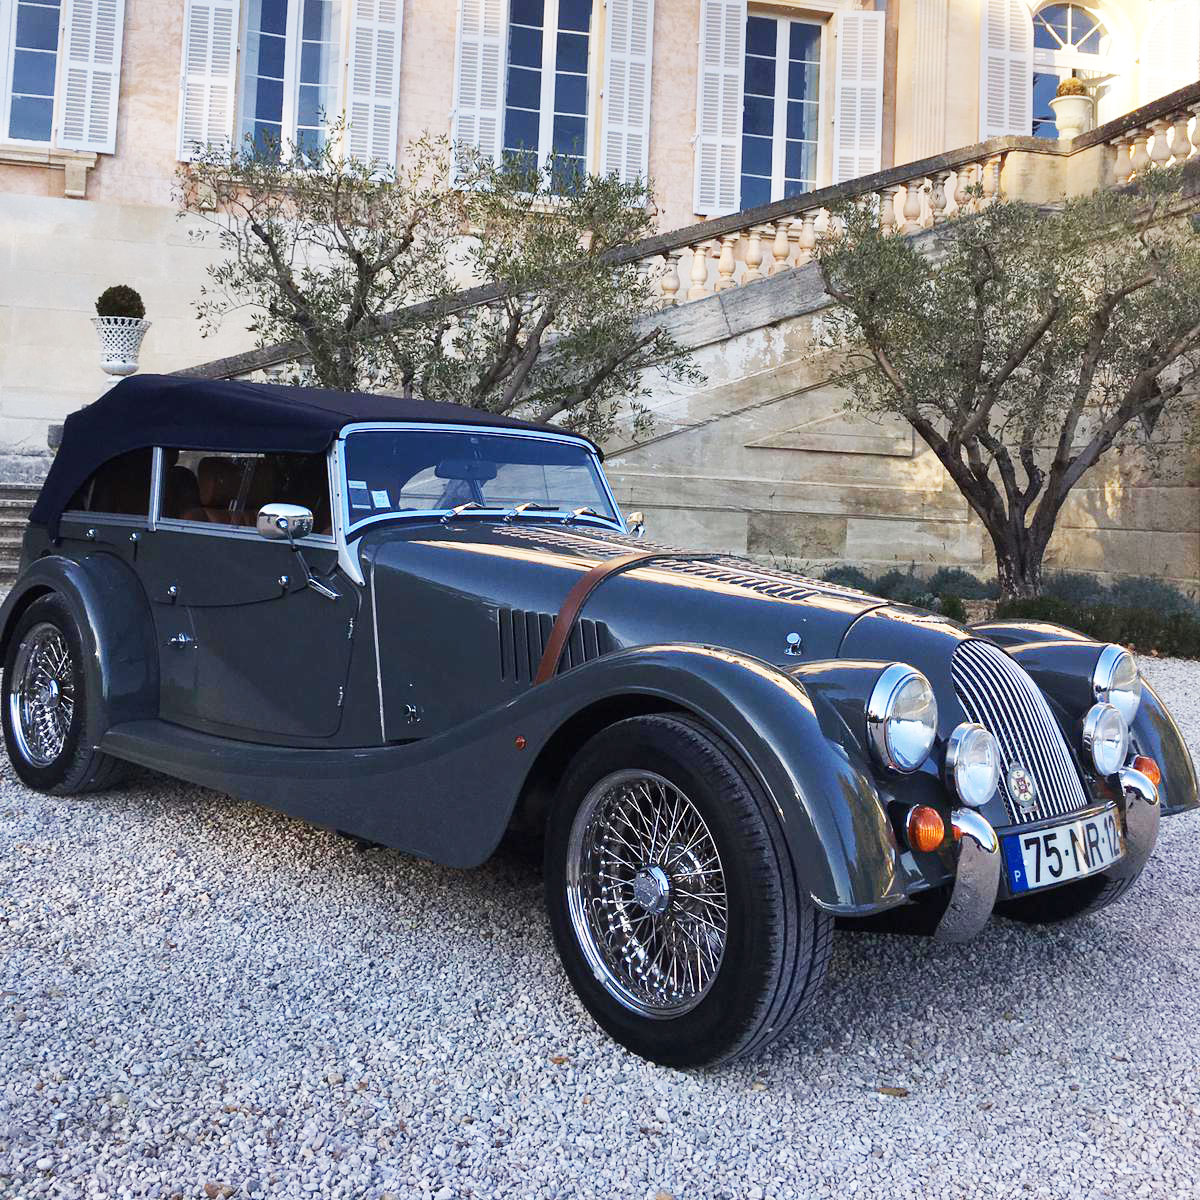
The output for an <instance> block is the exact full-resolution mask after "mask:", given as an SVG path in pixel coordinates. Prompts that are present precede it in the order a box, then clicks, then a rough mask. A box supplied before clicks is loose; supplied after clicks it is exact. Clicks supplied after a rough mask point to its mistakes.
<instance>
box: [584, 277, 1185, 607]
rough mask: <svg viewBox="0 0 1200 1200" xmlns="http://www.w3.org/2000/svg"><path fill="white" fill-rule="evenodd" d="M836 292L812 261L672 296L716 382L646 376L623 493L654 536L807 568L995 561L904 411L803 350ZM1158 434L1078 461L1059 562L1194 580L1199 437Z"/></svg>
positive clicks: (687, 339)
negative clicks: (862, 400)
mask: <svg viewBox="0 0 1200 1200" xmlns="http://www.w3.org/2000/svg"><path fill="white" fill-rule="evenodd" d="M826 303H827V302H826V300H825V297H824V295H823V294H822V292H821V287H820V281H819V278H818V276H817V270H816V267H815V266H811V265H810V266H807V267H803V268H801V269H800V270H796V271H789V272H786V273H785V274H782V275H777V276H774V277H772V278H770V279H767V280H763V281H762V282H759V283H755V284H753V285H750V286H747V287H743V288H737V289H734V290H730V291H725V292H720V293H717V294H716V295H715V296H712V297H710V298H708V299H706V300H699V301H695V302H693V303H691V304H687V305H684V306H682V307H680V308H677V309H675V310H672V311H671V312H669V313H668V314H666V315H665V318H664V319H665V320H666V322H667V323H668V325H669V326H670V328H671V330H672V332H673V333H674V334H675V335H676V336H677V337H678V338H679V340H680V341H681V342H683V343H684V344H685V345H688V346H690V347H693V348H694V352H695V359H696V363H697V365H698V366H700V367H701V368H702V369H703V370H704V372H705V373H706V375H707V383H706V384H705V386H704V387H702V388H701V389H700V390H698V391H694V392H680V391H674V390H672V389H670V388H668V387H664V386H661V381H656V380H655V379H654V378H651V379H650V384H651V386H652V387H653V388H654V389H655V394H654V399H653V403H652V407H653V410H654V413H655V419H656V423H655V428H654V431H653V433H652V435H651V436H650V437H649V438H648V439H646V440H645V441H642V442H640V443H638V444H633V443H630V442H621V441H620V440H619V439H618V440H615V441H614V442H613V444H612V445H610V447H609V457H608V464H607V465H608V470H609V473H610V476H611V478H612V480H613V483H614V486H615V488H616V492H617V497H618V499H619V500H620V501H621V503H622V505H624V506H625V507H626V508H627V509H638V508H640V509H642V510H643V511H644V512H645V513H646V516H647V526H648V531H649V536H650V537H652V538H653V539H654V540H656V541H665V542H668V543H676V544H681V545H688V546H700V547H703V548H706V549H713V550H728V551H733V552H736V553H739V554H750V555H752V556H754V557H757V558H761V559H764V560H771V559H780V560H783V559H786V560H790V561H791V562H792V563H794V564H796V565H801V566H804V567H805V568H806V569H812V568H817V569H819V567H820V566H821V565H826V564H830V563H832V562H835V561H848V562H852V563H856V564H869V565H874V566H876V567H878V568H880V569H883V568H885V567H886V566H894V565H897V564H898V565H901V566H907V565H908V564H910V563H912V564H916V566H917V568H918V569H933V568H935V567H937V566H942V565H951V566H962V567H965V568H967V569H969V570H971V571H974V572H977V573H981V574H984V575H987V574H990V573H992V572H993V571H994V557H993V554H992V550H991V541H990V539H989V538H988V536H987V533H986V531H985V530H984V528H983V526H982V524H981V523H980V521H979V520H978V518H977V517H976V516H975V515H974V513H972V512H971V511H970V509H969V508H968V506H967V504H966V501H965V500H964V499H963V498H962V496H961V495H960V493H959V492H958V490H957V489H956V488H955V486H954V484H953V482H952V481H951V480H950V478H949V477H948V476H947V474H946V472H945V471H944V470H943V468H942V466H941V464H940V463H939V462H938V461H937V459H936V457H935V456H934V455H933V453H932V452H931V451H930V450H929V449H928V448H927V447H926V446H925V445H924V443H923V442H922V441H921V440H920V439H919V438H918V437H916V435H915V434H914V433H913V431H912V429H911V427H910V426H908V425H907V423H905V422H903V421H901V420H900V419H899V418H892V419H886V420H883V421H880V422H875V421H871V420H867V419H866V418H863V417H859V416H855V415H853V414H850V413H848V412H847V411H846V407H845V397H844V395H841V394H839V393H838V391H837V390H836V389H835V388H833V387H831V386H830V385H829V384H828V383H827V381H826V378H825V372H824V370H823V368H822V365H821V362H820V360H819V359H818V358H814V356H813V355H812V353H811V350H810V347H811V338H812V329H813V322H814V320H815V319H819V314H820V311H821V309H822V308H823V307H825V305H826ZM1196 403H1197V401H1196V398H1195V397H1193V398H1192V400H1191V405H1192V408H1193V409H1194V406H1195V404H1196ZM1156 442H1157V444H1156V447H1155V450H1154V452H1153V454H1152V455H1148V454H1147V453H1146V452H1145V451H1128V452H1125V453H1122V454H1118V453H1115V452H1114V453H1112V454H1110V455H1109V456H1107V458H1106V459H1105V460H1102V461H1101V463H1099V464H1098V465H1097V466H1096V467H1095V468H1094V469H1093V470H1092V471H1091V472H1089V473H1088V475H1086V476H1085V477H1084V479H1083V480H1082V481H1081V483H1080V485H1079V486H1078V487H1077V488H1076V489H1075V491H1074V492H1073V493H1072V496H1071V498H1070V500H1069V501H1068V503H1067V506H1066V508H1065V509H1064V511H1063V513H1062V515H1061V517H1060V520H1059V523H1058V531H1057V533H1056V535H1055V537H1054V539H1053V541H1052V542H1051V545H1050V548H1049V551H1048V558H1047V563H1048V565H1049V566H1050V567H1062V568H1070V569H1073V570H1083V571H1092V572H1096V573H1098V574H1101V575H1103V576H1105V577H1106V578H1107V577H1114V576H1119V575H1126V574H1132V575H1155V576H1159V577H1162V578H1164V579H1167V580H1169V581H1170V582H1172V583H1174V584H1176V585H1177V586H1179V587H1181V588H1182V589H1184V590H1185V591H1187V592H1189V593H1191V594H1192V595H1195V596H1197V597H1200V454H1197V452H1196V449H1195V446H1194V444H1193V445H1190V446H1189V445H1188V444H1187V443H1185V442H1184V441H1182V440H1181V438H1180V437H1179V436H1178V430H1176V431H1175V432H1174V433H1172V434H1167V433H1166V432H1165V431H1164V430H1163V429H1160V430H1158V431H1157V432H1156Z"/></svg>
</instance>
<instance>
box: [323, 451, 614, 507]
mask: <svg viewBox="0 0 1200 1200" xmlns="http://www.w3.org/2000/svg"><path fill="white" fill-rule="evenodd" d="M345 470H346V505H347V528H348V529H353V528H355V527H356V526H358V525H362V524H363V523H364V522H366V521H369V520H372V519H375V518H378V517H384V516H405V515H409V514H413V513H430V512H447V511H449V510H451V509H455V508H459V507H460V506H468V507H466V508H464V510H463V511H464V513H467V514H469V513H470V512H472V511H473V510H474V509H477V508H481V509H485V510H496V509H500V510H503V511H505V512H512V511H513V510H514V509H520V508H521V506H526V507H524V509H523V510H522V511H520V512H518V513H517V515H518V516H521V517H530V518H535V517H542V518H545V517H553V516H555V515H560V516H563V515H567V514H570V513H573V512H576V510H581V509H582V510H587V511H585V512H584V513H582V514H581V518H583V519H585V518H587V517H588V516H591V517H594V518H600V519H602V520H604V521H609V522H617V521H619V520H620V518H619V517H618V516H617V514H616V513H615V512H614V511H613V506H612V503H611V501H610V500H609V498H608V490H607V488H606V487H605V485H604V481H603V478H602V476H601V474H600V471H599V468H598V467H597V464H596V460H595V456H594V455H593V454H592V452H591V451H590V450H589V449H588V448H587V447H586V446H584V445H582V444H580V443H579V442H571V441H565V440H564V441H558V440H557V439H555V438H552V437H538V436H533V437H531V436H527V435H521V434H511V433H480V432H475V431H469V430H451V429H446V430H428V429H374V430H362V431H358V432H352V433H350V434H349V435H348V436H347V437H346V444H345Z"/></svg>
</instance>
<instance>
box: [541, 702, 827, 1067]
mask: <svg viewBox="0 0 1200 1200" xmlns="http://www.w3.org/2000/svg"><path fill="white" fill-rule="evenodd" d="M618 772H649V773H652V774H653V776H655V777H657V778H659V779H661V780H665V781H666V782H667V783H668V784H669V785H671V786H672V787H673V788H675V789H678V792H679V793H682V795H683V797H684V798H685V799H686V800H687V801H689V802H690V805H691V806H692V808H694V809H695V810H696V812H697V813H699V815H700V817H702V819H703V822H704V824H705V825H706V827H707V829H706V832H709V833H711V844H712V845H713V846H715V848H716V851H717V854H718V855H719V860H720V867H721V869H722V876H723V878H722V885H723V888H724V894H725V905H726V912H727V914H728V921H727V931H726V934H725V938H724V945H723V953H722V954H721V955H720V959H719V964H718V965H716V966H715V968H714V969H713V971H712V975H711V978H710V980H709V982H708V983H707V985H706V987H705V988H704V989H700V988H698V987H697V988H696V989H694V991H695V996H693V998H692V1000H691V1003H692V1004H693V1007H691V1008H689V1009H687V1010H686V1011H682V1012H679V1013H678V1014H677V1015H676V1014H675V1013H671V1014H669V1015H661V1014H659V1015H647V1014H645V1013H643V1012H640V1011H637V1010H635V1009H633V1008H631V1007H630V1006H629V1004H628V1003H625V1002H622V1001H621V1000H619V999H617V998H616V997H615V995H614V993H613V990H612V988H611V986H606V984H605V982H604V975H603V970H602V968H596V967H594V966H593V965H592V963H591V962H589V958H588V950H586V949H585V947H584V945H583V944H582V943H581V940H580V939H581V937H584V938H586V937H587V934H586V933H583V934H581V933H578V932H577V930H576V925H575V923H573V920H572V901H571V898H570V895H569V887H568V878H569V871H568V857H569V855H570V854H572V853H573V852H572V850H571V845H572V842H571V838H572V829H573V827H574V826H575V823H576V817H577V815H578V814H580V812H581V809H584V811H585V817H584V818H581V821H582V822H583V824H582V825H581V828H583V827H584V826H585V825H586V819H587V818H586V814H587V813H588V812H595V811H600V810H598V809H597V808H595V807H590V808H586V809H585V801H587V802H588V804H589V805H592V804H593V802H592V801H589V800H588V798H589V795H594V794H596V792H597V791H598V792H600V793H602V794H605V795H607V794H613V793H611V792H608V793H605V792H604V788H605V787H608V786H609V785H608V780H609V778H610V777H612V776H615V775H616V774H617V773H618ZM614 786H617V787H618V789H619V785H614ZM594 789H595V791H594ZM597 827H598V828H605V829H606V828H608V826H607V825H605V824H604V822H603V821H600V823H599V825H598V826H597ZM581 836H582V835H581ZM668 837H669V835H664V839H663V840H664V851H663V854H662V855H661V857H662V859H663V862H664V865H667V859H668V857H669V852H668V851H667V850H666V848H665V843H666V841H667V839H668ZM675 869H677V868H672V870H673V871H674V870H675ZM671 878H672V888H673V887H674V880H675V879H676V878H679V879H686V878H697V876H696V875H695V874H692V875H690V876H689V875H688V874H687V873H686V872H685V873H684V874H683V875H681V876H678V877H676V876H675V875H674V874H672V877H671ZM701 878H703V877H701ZM545 881H546V906H547V910H548V913H549V918H550V927H551V930H552V932H553V935H554V940H555V943H556V944H557V947H558V952H559V955H560V957H561V958H562V962H563V966H564V968H565V969H566V972H567V976H568V978H569V979H570V981H571V984H572V986H573V987H574V988H575V991H576V992H577V993H578V995H579V998H580V999H581V1000H582V1001H583V1004H584V1006H585V1007H586V1008H587V1010H588V1011H589V1012H590V1013H591V1014H592V1016H593V1017H594V1018H595V1020H596V1021H597V1023H598V1024H599V1025H601V1026H602V1027H603V1028H604V1029H605V1030H606V1031H607V1032H608V1033H609V1034H610V1035H611V1036H612V1037H613V1038H615V1039H616V1040H617V1041H618V1042H620V1043H621V1044H622V1045H624V1046H626V1047H627V1048H628V1049H630V1050H632V1051H633V1052H634V1053H635V1054H639V1055H641V1056H642V1057H643V1058H648V1059H650V1060H651V1061H653V1062H657V1063H662V1064H664V1065H666V1066H671V1067H697V1066H704V1065H710V1064H716V1063H722V1062H728V1061H730V1060H732V1059H736V1058H740V1057H743V1056H745V1055H749V1054H753V1053H755V1052H757V1051H758V1050H760V1049H762V1048H763V1047H764V1046H766V1045H767V1044H768V1043H769V1042H772V1041H774V1040H775V1039H776V1038H778V1037H779V1036H781V1035H782V1034H783V1033H785V1032H786V1031H787V1030H788V1029H789V1028H790V1027H791V1026H792V1024H793V1023H794V1022H795V1021H796V1019H797V1018H798V1017H799V1016H800V1014H801V1013H802V1012H804V1011H805V1009H807V1008H808V1007H809V1006H810V1005H811V1004H812V1002H813V1000H814V999H815V997H816V995H817V994H818V991H819V989H820V987H821V985H822V983H823V981H824V978H825V974H826V971H827V968H828V965H829V958H830V955H831V953H832V942H833V921H832V919H831V918H830V917H829V915H828V914H827V913H824V912H821V911H820V910H818V909H817V908H816V907H814V905H813V904H812V903H811V901H810V900H809V898H808V896H807V894H806V892H805V890H804V887H803V885H802V883H801V881H800V879H799V877H798V875H797V871H796V865H795V863H794V862H793V861H792V858H791V855H790V853H789V850H788V847H787V843H786V841H785V839H784V837H783V832H782V830H781V828H780V827H779V824H778V821H777V819H776V817H775V816H774V814H773V813H772V811H771V808H770V805H769V804H768V803H767V802H766V800H765V797H762V796H761V795H760V791H759V789H758V787H757V785H756V784H755V783H754V782H753V781H752V780H751V779H750V778H749V773H748V772H747V771H745V770H744V769H743V768H742V767H741V766H740V765H739V763H738V759H737V756H736V755H735V754H734V753H733V752H732V751H731V750H730V749H729V748H728V747H727V746H726V745H725V744H724V743H723V742H721V741H720V739H718V738H717V737H716V736H714V735H713V734H712V733H711V732H710V731H709V730H707V729H706V728H705V727H704V726H703V725H702V724H700V723H699V722H697V721H694V720H691V719H690V718H687V717H681V716H677V715H674V714H670V715H666V714H663V715H651V716H641V717H632V718H630V719H628V720H624V721H621V722H618V723H617V724H615V725H612V726H610V727H608V728H607V729H604V730H602V731H601V732H600V733H598V734H596V735H595V736H594V737H593V738H592V739H591V740H590V741H589V742H588V743H587V744H586V745H585V746H584V747H583V749H582V750H580V752H579V753H578V755H577V756H576V758H575V760H574V761H573V762H572V764H571V766H570V768H569V769H568V771H567V775H566V778H565V779H564V781H563V784H562V786H561V788H560V790H559V794H558V796H557V797H556V800H555V802H554V804H553V806H552V808H551V811H550V814H549V818H548V822H547V830H546V850H545ZM599 886H602V885H599ZM701 886H708V885H701ZM629 894H630V895H631V894H632V891H630V893H629ZM684 895H686V893H685V892H683V891H681V892H679V893H678V894H676V893H674V892H673V891H672V892H671V893H670V896H671V898H670V899H669V900H664V901H663V902H664V903H666V904H667V905H668V908H667V910H666V914H669V915H670V919H671V920H672V921H676V920H678V917H677V916H676V915H675V914H674V913H673V912H672V906H679V905H681V901H680V900H679V896H684ZM575 911H576V913H577V920H580V921H581V922H582V923H583V924H584V925H586V918H584V917H579V916H578V914H579V913H581V912H589V911H591V910H590V909H588V908H587V907H586V906H581V905H578V904H577V906H576V910H575ZM628 911H633V910H632V909H630V910H628ZM652 924H653V922H652ZM596 946H597V943H596V942H594V941H593V942H592V943H591V949H592V952H593V955H594V956H595V955H596V954H600V955H601V956H602V954H603V952H602V951H598V950H597V949H596ZM639 961H645V960H639Z"/></svg>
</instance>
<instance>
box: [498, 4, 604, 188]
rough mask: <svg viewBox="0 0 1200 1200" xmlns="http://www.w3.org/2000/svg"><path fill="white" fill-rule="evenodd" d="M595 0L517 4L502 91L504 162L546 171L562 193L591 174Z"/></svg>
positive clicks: (511, 20)
mask: <svg viewBox="0 0 1200 1200" xmlns="http://www.w3.org/2000/svg"><path fill="white" fill-rule="evenodd" d="M591 25H592V0H512V4H511V8H510V11H509V27H508V71H507V76H506V81H505V91H504V145H503V151H504V158H505V161H506V162H510V163H512V164H513V165H514V166H515V167H516V168H517V169H519V170H522V171H532V170H535V169H545V168H546V167H547V165H548V164H549V163H550V161H551V159H552V158H553V162H554V174H555V179H554V186H555V188H556V189H557V190H560V191H564V190H566V189H567V187H569V186H570V180H571V179H572V178H574V177H575V176H576V175H577V174H580V173H583V172H585V171H586V170H587V144H588V63H589V57H590V55H589V52H590V48H591Z"/></svg>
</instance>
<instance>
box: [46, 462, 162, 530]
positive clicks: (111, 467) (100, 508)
mask: <svg viewBox="0 0 1200 1200" xmlns="http://www.w3.org/2000/svg"><path fill="white" fill-rule="evenodd" d="M153 457H154V451H153V450H130V451H129V453H128V454H119V455H117V457H116V458H110V459H109V460H108V462H106V463H104V464H103V465H102V466H100V467H98V468H97V469H96V470H95V471H93V472H92V475H91V478H90V479H88V481H87V482H86V483H85V484H84V485H83V487H81V488H80V489H79V491H77V492H76V493H75V495H74V496H72V497H71V503H70V504H68V505H67V508H68V509H69V510H71V509H73V510H74V511H75V512H94V513H116V514H118V515H122V516H133V517H145V516H147V515H148V514H149V512H150V463H151V459H152V458H153Z"/></svg>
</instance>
